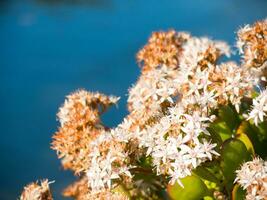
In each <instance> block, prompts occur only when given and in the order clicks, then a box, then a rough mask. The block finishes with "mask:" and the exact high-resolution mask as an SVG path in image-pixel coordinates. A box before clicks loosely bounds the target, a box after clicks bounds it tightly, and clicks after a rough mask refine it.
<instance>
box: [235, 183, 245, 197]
mask: <svg viewBox="0 0 267 200" xmlns="http://www.w3.org/2000/svg"><path fill="white" fill-rule="evenodd" d="M245 197H246V191H245V190H243V189H242V188H241V187H240V186H239V185H238V184H236V185H235V186H234V189H233V191H232V200H244V199H245Z"/></svg>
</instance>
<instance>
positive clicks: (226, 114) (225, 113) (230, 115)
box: [218, 106, 240, 131]
mask: <svg viewBox="0 0 267 200" xmlns="http://www.w3.org/2000/svg"><path fill="white" fill-rule="evenodd" d="M218 115H219V118H220V119H221V120H222V121H224V122H225V123H226V125H227V126H228V127H229V128H230V130H231V131H233V130H235V129H236V128H237V127H238V125H239V123H240V120H239V117H238V114H237V113H236V111H235V110H233V109H232V108H231V107H230V106H222V107H220V109H219V113H218Z"/></svg>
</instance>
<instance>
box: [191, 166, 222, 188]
mask: <svg viewBox="0 0 267 200" xmlns="http://www.w3.org/2000/svg"><path fill="white" fill-rule="evenodd" d="M194 174H195V175H197V176H198V177H200V178H201V179H204V180H208V181H210V182H214V183H216V184H220V181H219V180H218V179H217V177H216V176H215V175H214V174H213V173H212V172H211V171H209V170H208V169H207V168H206V167H204V166H199V167H197V168H196V169H195V170H194Z"/></svg>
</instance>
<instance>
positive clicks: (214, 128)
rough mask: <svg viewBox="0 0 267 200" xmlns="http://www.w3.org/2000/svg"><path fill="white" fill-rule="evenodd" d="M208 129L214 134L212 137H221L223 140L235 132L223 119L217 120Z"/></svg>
mask: <svg viewBox="0 0 267 200" xmlns="http://www.w3.org/2000/svg"><path fill="white" fill-rule="evenodd" d="M208 130H209V131H210V133H211V134H212V137H214V138H215V137H219V138H220V139H221V141H225V140H227V139H229V138H231V137H232V134H233V133H232V131H231V129H230V128H229V127H228V126H227V124H226V122H224V121H221V120H216V121H214V122H213V123H211V124H210V126H209V129H208ZM214 134H216V135H217V136H215V135H214ZM217 140H218V138H217Z"/></svg>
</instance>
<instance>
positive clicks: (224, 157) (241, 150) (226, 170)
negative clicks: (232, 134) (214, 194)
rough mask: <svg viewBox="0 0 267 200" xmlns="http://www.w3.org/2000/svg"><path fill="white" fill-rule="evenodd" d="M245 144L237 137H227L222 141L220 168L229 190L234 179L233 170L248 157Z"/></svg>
mask: <svg viewBox="0 0 267 200" xmlns="http://www.w3.org/2000/svg"><path fill="white" fill-rule="evenodd" d="M250 157H251V156H250V154H249V152H248V150H247V148H246V145H245V144H244V143H243V142H242V141H240V140H238V139H228V140H226V141H225V142H224V144H223V146H222V152H221V168H222V172H223V175H224V177H225V179H226V182H225V185H226V188H227V190H228V191H230V190H231V188H232V186H233V182H234V179H235V175H236V174H235V171H236V170H237V169H238V168H239V167H240V165H241V164H242V163H243V162H245V161H247V160H249V159H250Z"/></svg>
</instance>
